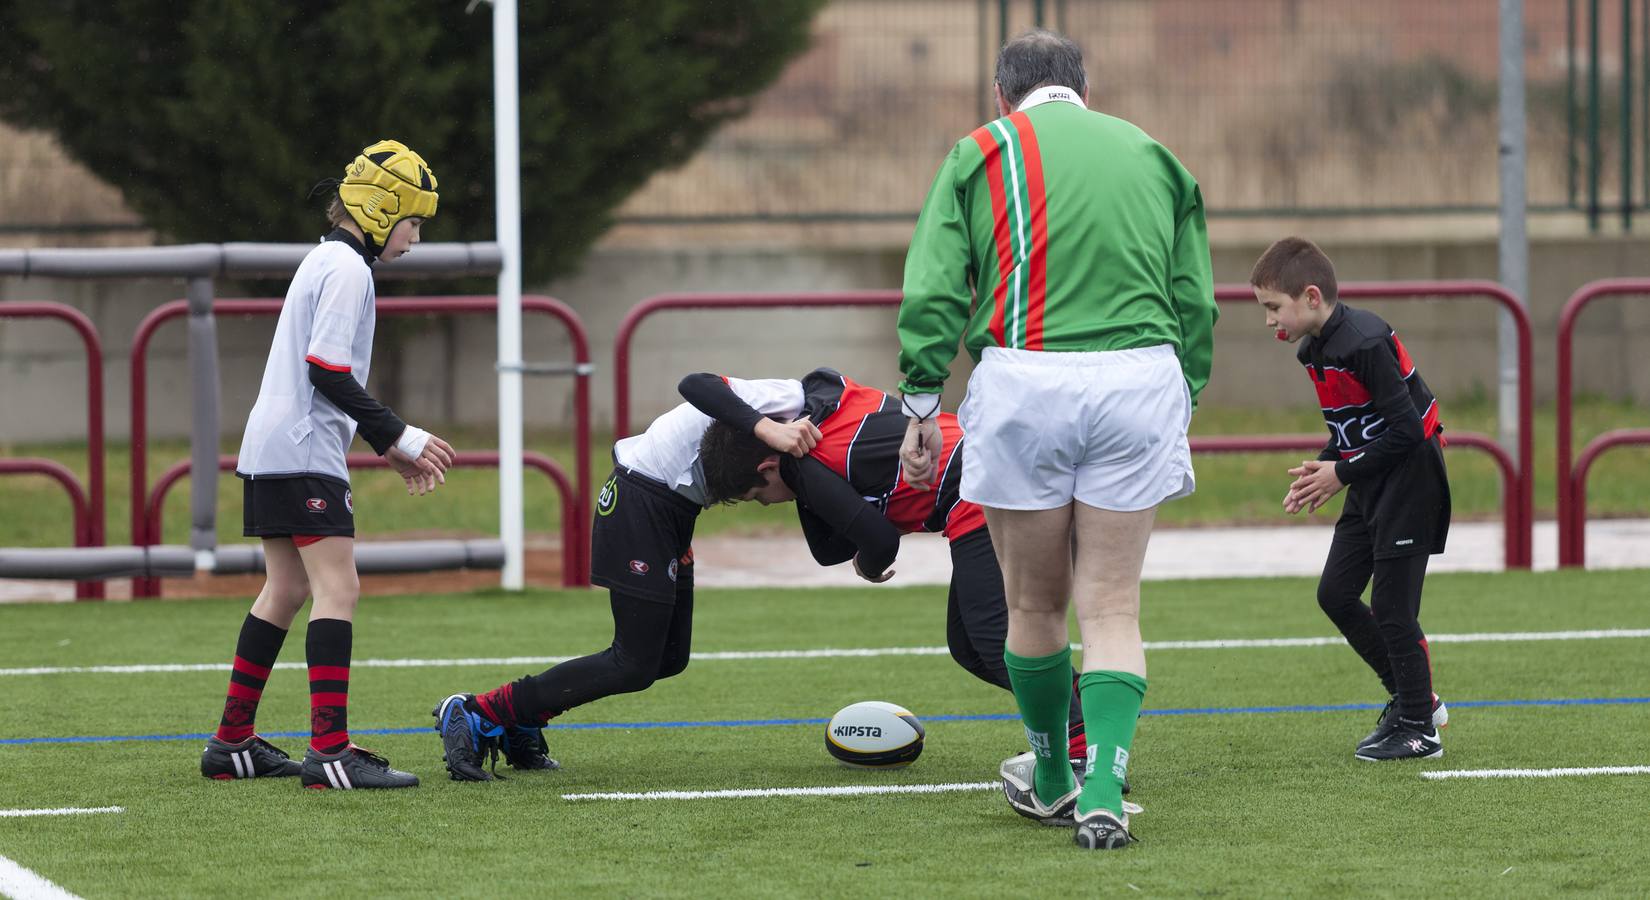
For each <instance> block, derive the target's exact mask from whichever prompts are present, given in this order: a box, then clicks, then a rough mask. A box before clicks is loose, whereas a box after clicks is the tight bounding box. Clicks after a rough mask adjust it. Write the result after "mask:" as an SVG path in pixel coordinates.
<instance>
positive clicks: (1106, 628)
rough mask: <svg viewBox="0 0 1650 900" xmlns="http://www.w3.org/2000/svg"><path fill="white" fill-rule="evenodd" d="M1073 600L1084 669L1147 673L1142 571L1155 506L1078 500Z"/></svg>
mask: <svg viewBox="0 0 1650 900" xmlns="http://www.w3.org/2000/svg"><path fill="white" fill-rule="evenodd" d="M1074 505H1075V506H1076V507H1077V514H1076V516H1075V518H1076V522H1077V528H1076V533H1077V539H1076V540H1075V541H1074V542H1073V545H1074V550H1075V555H1076V562H1075V564H1074V569H1075V574H1074V575H1073V578H1072V581H1073V584H1072V598H1073V600H1074V602H1075V603H1076V604H1077V627H1078V629H1079V630H1080V631H1081V632H1082V635H1083V671H1084V672H1097V671H1112V672H1127V673H1129V674H1131V675H1138V676H1140V677H1141V678H1145V677H1146V651H1145V649H1144V647H1143V646H1142V645H1141V640H1140V570H1141V567H1142V566H1143V565H1144V563H1145V561H1146V542H1147V540H1148V539H1150V538H1151V536H1152V523H1153V522H1154V521H1156V518H1157V508H1156V507H1152V508H1151V509H1144V510H1140V511H1138V512H1113V511H1112V510H1108V509H1100V508H1098V507H1094V506H1089V505H1088V504H1086V503H1081V502H1079V503H1076V504H1074Z"/></svg>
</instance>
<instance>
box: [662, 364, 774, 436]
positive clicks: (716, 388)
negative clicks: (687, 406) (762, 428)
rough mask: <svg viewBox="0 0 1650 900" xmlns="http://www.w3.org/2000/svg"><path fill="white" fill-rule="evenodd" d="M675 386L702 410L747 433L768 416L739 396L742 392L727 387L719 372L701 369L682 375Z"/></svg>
mask: <svg viewBox="0 0 1650 900" xmlns="http://www.w3.org/2000/svg"><path fill="white" fill-rule="evenodd" d="M676 390H677V391H679V392H680V393H681V395H682V399H683V400H686V401H687V402H689V403H691V404H693V408H694V409H697V410H699V411H700V412H702V413H704V414H705V415H707V416H710V417H711V418H712V419H715V420H716V421H718V422H725V423H727V424H728V425H732V426H733V427H735V428H738V429H740V430H741V431H743V432H745V433H746V434H754V433H755V432H756V423H758V422H760V421H762V420H763V419H765V418H767V417H766V416H764V415H762V414H761V413H759V412H757V411H756V410H755V409H754V408H752V407H751V405H750V404H748V403H746V402H745V401H744V400H741V399H739V395H738V394H735V393H734V392H733V388H730V387H728V383H727V382H726V381H723V380H722V377H721V376H720V375H712V374H710V373H709V372H700V373H698V374H696V375H689V376H687V377H686V378H683V379H682V381H681V383H680V384H678V385H676Z"/></svg>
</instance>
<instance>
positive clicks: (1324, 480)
mask: <svg viewBox="0 0 1650 900" xmlns="http://www.w3.org/2000/svg"><path fill="white" fill-rule="evenodd" d="M1289 474H1290V475H1293V476H1295V480H1294V481H1293V482H1291V483H1290V484H1289V492H1288V493H1287V494H1284V496H1283V511H1284V512H1286V513H1289V514H1290V515H1294V514H1295V513H1298V512H1300V511H1301V510H1303V509H1304V510H1306V511H1307V512H1309V513H1314V512H1317V511H1318V508H1319V507H1321V506H1323V505H1324V504H1325V503H1328V502H1329V498H1331V497H1333V496H1335V495H1336V494H1338V493H1340V491H1341V488H1343V487H1345V486H1346V485H1344V484H1342V483H1341V479H1340V478H1339V477H1337V476H1336V475H1335V464H1334V463H1333V462H1325V461H1324V460H1321V459H1309V460H1306V461H1304V462H1302V463H1301V464H1300V465H1298V466H1296V467H1295V468H1293V469H1290V470H1289Z"/></svg>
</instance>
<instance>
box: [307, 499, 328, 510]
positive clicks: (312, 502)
mask: <svg viewBox="0 0 1650 900" xmlns="http://www.w3.org/2000/svg"><path fill="white" fill-rule="evenodd" d="M304 505H305V506H307V507H309V511H310V512H326V511H327V501H325V500H322V499H321V498H320V497H311V498H309V499H308V500H305V501H304Z"/></svg>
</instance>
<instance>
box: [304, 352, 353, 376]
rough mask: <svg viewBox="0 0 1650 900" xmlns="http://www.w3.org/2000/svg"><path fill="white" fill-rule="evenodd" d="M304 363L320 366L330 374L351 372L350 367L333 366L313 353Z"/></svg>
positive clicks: (305, 358)
mask: <svg viewBox="0 0 1650 900" xmlns="http://www.w3.org/2000/svg"><path fill="white" fill-rule="evenodd" d="M304 362H309V363H314V364H316V365H318V366H320V367H321V368H323V369H326V370H327V371H328V372H348V371H349V366H338V365H333V364H332V363H329V362H327V361H326V360H324V359H322V358H321V357H319V356H316V355H315V354H313V353H311V354H310V355H308V356H306V357H304Z"/></svg>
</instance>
